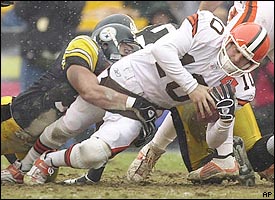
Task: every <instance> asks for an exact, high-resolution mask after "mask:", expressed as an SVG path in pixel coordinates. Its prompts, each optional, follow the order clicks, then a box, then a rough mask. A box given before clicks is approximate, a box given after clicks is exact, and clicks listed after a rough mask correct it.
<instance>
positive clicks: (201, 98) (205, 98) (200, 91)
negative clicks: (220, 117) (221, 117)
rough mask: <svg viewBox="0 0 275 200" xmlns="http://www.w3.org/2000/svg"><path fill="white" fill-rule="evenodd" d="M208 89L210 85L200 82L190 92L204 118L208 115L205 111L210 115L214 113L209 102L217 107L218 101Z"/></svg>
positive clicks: (190, 96)
mask: <svg viewBox="0 0 275 200" xmlns="http://www.w3.org/2000/svg"><path fill="white" fill-rule="evenodd" d="M208 91H209V87H207V86H204V85H200V84H199V85H198V86H197V87H196V89H195V90H194V91H192V92H191V93H189V98H190V99H191V101H192V102H193V103H195V105H196V107H197V111H198V112H199V114H200V116H201V118H203V119H204V118H205V117H206V113H205V111H206V112H207V114H208V115H209V116H212V115H213V113H212V111H211V107H210V105H209V103H210V104H211V105H212V107H214V108H216V103H215V101H214V99H213V98H212V97H211V95H210V94H209V92H208Z"/></svg>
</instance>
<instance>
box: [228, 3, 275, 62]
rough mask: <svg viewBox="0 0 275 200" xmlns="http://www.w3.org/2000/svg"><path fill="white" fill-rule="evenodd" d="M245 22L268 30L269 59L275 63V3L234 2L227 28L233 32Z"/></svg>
mask: <svg viewBox="0 0 275 200" xmlns="http://www.w3.org/2000/svg"><path fill="white" fill-rule="evenodd" d="M243 22H256V23H258V24H260V25H261V26H263V27H264V28H265V29H266V30H267V32H268V34H269V37H270V48H269V53H268V57H269V58H270V60H271V61H272V62H274V1H234V5H233V6H232V8H231V9H230V12H229V15H228V24H227V28H228V29H229V30H231V29H232V28H234V27H235V26H237V25H238V24H240V23H243Z"/></svg>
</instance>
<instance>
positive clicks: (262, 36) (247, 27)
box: [218, 22, 270, 77]
mask: <svg viewBox="0 0 275 200" xmlns="http://www.w3.org/2000/svg"><path fill="white" fill-rule="evenodd" d="M232 42H233V43H234V44H235V45H236V46H237V49H238V51H239V52H241V53H242V55H243V56H244V57H245V58H246V59H247V60H248V61H249V63H248V64H246V65H245V66H242V67H238V66H236V65H235V64H234V63H233V62H232V61H231V60H230V57H229V56H228V54H227V51H226V47H227V45H228V44H229V43H232ZM269 47H270V38H269V35H268V33H267V31H266V29H265V28H263V27H262V26H260V25H259V24H257V23H254V22H246V23H242V24H240V25H238V26H236V27H235V28H233V29H232V30H231V31H230V33H229V34H228V35H227V36H226V37H225V39H224V42H223V44H222V47H221V50H220V51H219V53H218V65H219V66H220V68H222V69H223V71H224V72H225V73H226V74H227V75H228V76H234V77H237V76H242V75H243V74H244V73H249V72H251V71H253V70H254V69H256V68H257V67H259V65H260V61H261V60H262V59H263V58H264V57H265V56H266V55H267V53H268V50H269Z"/></svg>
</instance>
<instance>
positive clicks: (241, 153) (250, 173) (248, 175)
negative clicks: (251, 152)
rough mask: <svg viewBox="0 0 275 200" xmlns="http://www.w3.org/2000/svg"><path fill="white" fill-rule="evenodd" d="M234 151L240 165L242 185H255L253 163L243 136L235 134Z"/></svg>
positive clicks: (239, 179) (239, 178) (240, 181)
mask: <svg viewBox="0 0 275 200" xmlns="http://www.w3.org/2000/svg"><path fill="white" fill-rule="evenodd" d="M233 152H234V156H235V158H236V160H237V162H238V164H239V167H240V170H239V174H240V175H239V177H238V181H239V183H240V184H241V185H246V186H254V185H255V173H254V170H253V167H252V165H251V164H250V162H249V160H248V157H247V153H246V150H245V146H244V142H243V139H242V138H241V137H238V136H234V143H233Z"/></svg>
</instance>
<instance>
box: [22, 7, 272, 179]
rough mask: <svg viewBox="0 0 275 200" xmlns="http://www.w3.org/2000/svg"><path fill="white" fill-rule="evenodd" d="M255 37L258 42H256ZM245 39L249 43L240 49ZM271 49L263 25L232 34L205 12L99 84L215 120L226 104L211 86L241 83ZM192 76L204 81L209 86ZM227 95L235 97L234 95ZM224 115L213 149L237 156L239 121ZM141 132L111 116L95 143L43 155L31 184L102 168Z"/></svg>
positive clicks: (116, 67)
mask: <svg viewBox="0 0 275 200" xmlns="http://www.w3.org/2000/svg"><path fill="white" fill-rule="evenodd" d="M247 28H248V29H249V30H250V31H251V33H252V34H251V36H250V37H248V38H247V37H246V34H244V31H245V32H246V31H247ZM209 36H212V37H209ZM254 36H257V37H256V38H257V39H256V40H255V37H254ZM251 37H252V38H251ZM240 39H243V40H244V41H245V43H243V44H239V43H238V41H240ZM240 45H242V47H243V48H240ZM244 47H246V48H244ZM256 47H259V48H256ZM268 47H269V37H268V35H267V33H266V30H265V29H263V28H261V27H260V26H259V25H257V24H254V23H250V24H242V25H240V26H238V27H236V28H235V29H234V30H232V31H231V34H228V33H227V32H225V29H224V26H223V24H222V22H221V21H220V20H219V19H218V18H216V17H215V16H214V15H213V14H212V13H210V12H208V11H201V12H200V11H199V12H198V13H196V14H194V15H193V16H190V17H189V18H188V19H187V20H185V21H184V22H183V23H182V25H181V27H180V28H179V29H178V30H176V31H174V32H171V33H168V34H167V35H165V36H164V37H162V38H161V39H160V40H158V41H157V42H156V43H155V44H154V45H148V46H147V47H145V48H144V49H142V50H140V51H137V52H135V53H133V54H131V55H129V56H126V57H124V58H122V59H121V60H120V61H118V62H117V63H115V64H113V65H112V66H111V68H109V70H107V71H104V72H103V73H102V74H101V75H100V77H99V78H100V80H101V81H103V82H101V83H102V84H105V83H109V85H107V86H109V87H114V86H122V87H124V88H125V89H128V90H130V91H131V92H133V93H135V94H139V95H141V96H143V97H145V98H146V99H149V100H151V101H152V102H153V103H155V104H156V105H158V106H159V107H162V108H165V109H170V108H172V107H174V106H178V105H182V104H184V103H185V102H186V101H187V100H189V99H190V100H191V101H192V102H194V103H195V105H196V106H197V108H198V112H199V113H200V115H201V116H202V118H205V117H206V114H208V115H212V111H211V108H210V107H211V106H210V105H212V106H213V107H215V106H216V103H217V105H220V103H221V102H222V100H221V101H220V99H219V100H218V101H217V102H215V101H214V99H213V98H212V97H211V94H210V93H209V89H210V88H209V86H211V87H215V86H219V85H220V83H221V82H220V81H224V80H228V79H227V78H226V77H228V76H227V75H230V76H238V77H239V76H241V75H243V74H244V73H247V72H250V71H251V70H253V69H255V68H256V67H257V66H258V65H259V63H258V62H259V61H260V60H261V59H262V58H263V57H264V56H265V54H266V53H267V49H268ZM252 52H253V53H252ZM262 53H263V54H262ZM254 55H255V56H254ZM236 65H238V66H240V68H239V67H237V66H236ZM191 74H192V75H193V76H194V77H199V78H202V79H203V82H201V81H200V80H199V79H198V80H197V79H195V78H194V77H193V76H192V75H191ZM196 75H197V76H196ZM233 79H234V78H231V80H232V81H230V82H231V83H232V85H234V83H235V82H234V80H233ZM117 83H118V84H119V85H117ZM205 85H208V86H205ZM227 85H228V84H227ZM228 90H229V88H228ZM225 91H227V90H225ZM224 93H225V94H229V93H230V90H229V91H227V92H224ZM253 95H254V94H247V98H248V99H249V98H253ZM214 96H215V95H214ZM218 96H219V95H218ZM220 97H221V96H219V98H220ZM231 98H233V97H232V96H230V97H229V96H228V97H227V98H226V102H229V101H230V100H231V101H233V100H232V99H231ZM227 100H228V101H227ZM128 103H129V104H130V105H131V104H132V103H133V102H131V101H130V100H129V101H128ZM227 106H228V107H229V108H230V109H229V110H230V113H229V114H231V115H234V112H232V110H235V108H234V107H235V105H234V104H230V105H227ZM218 108H219V106H218ZM224 114H225V113H223V110H222V109H220V113H219V116H220V119H218V120H217V123H214V125H213V124H209V129H208V132H209V133H210V132H211V130H212V129H213V130H214V131H213V134H215V133H216V132H217V129H219V130H220V132H222V133H223V134H221V135H222V138H221V140H220V141H214V140H213V141H211V143H212V144H213V146H218V145H220V144H219V143H223V144H224V145H226V146H227V147H228V148H227V151H231V153H232V151H233V150H232V148H233V147H232V146H233V138H231V139H232V141H230V137H229V138H227V136H228V133H229V132H232V131H229V129H232V122H233V121H234V119H233V118H231V121H230V123H229V124H227V122H226V121H224V120H226V119H223V117H222V116H223V115H224ZM76 117H78V116H76ZM76 120H77V119H76ZM126 124H127V126H125V125H126ZM212 125H213V126H212ZM140 128H141V123H140V122H139V121H137V120H133V119H129V118H127V117H123V116H121V115H119V114H113V113H110V112H107V113H106V114H105V116H104V123H103V125H101V126H100V128H99V130H98V131H97V132H95V133H94V134H93V135H92V136H91V137H90V138H89V139H87V140H85V141H83V142H81V143H79V144H76V145H74V146H71V147H70V148H68V149H67V150H61V151H56V152H47V153H44V154H42V155H41V156H40V158H39V159H37V160H36V161H35V163H34V165H33V167H32V169H31V170H30V171H29V172H28V173H27V175H28V176H27V177H28V178H27V179H28V181H30V182H31V183H32V184H37V183H40V184H43V183H44V182H45V180H46V178H47V176H49V175H51V174H52V172H53V171H54V170H55V169H56V167H59V166H71V167H74V168H95V169H97V168H100V167H101V166H103V165H104V164H106V163H107V162H108V160H109V158H111V157H113V156H115V155H116V154H117V153H119V152H121V151H123V150H125V149H126V148H127V147H128V146H129V145H130V143H131V142H132V141H133V140H134V139H135V138H136V137H137V136H138V133H139V130H140ZM108 133H109V134H108ZM210 139H211V138H210ZM227 140H228V143H227ZM224 141H225V143H224ZM230 143H231V145H230ZM91 152H96V154H95V153H91ZM218 153H226V152H218ZM229 154H230V153H229ZM226 155H227V154H226ZM229 162H230V163H231V164H232V166H231V167H232V169H234V173H238V167H237V166H236V163H235V160H234V158H233V157H232V156H231V158H230V161H229ZM25 177H26V176H25Z"/></svg>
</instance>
